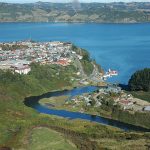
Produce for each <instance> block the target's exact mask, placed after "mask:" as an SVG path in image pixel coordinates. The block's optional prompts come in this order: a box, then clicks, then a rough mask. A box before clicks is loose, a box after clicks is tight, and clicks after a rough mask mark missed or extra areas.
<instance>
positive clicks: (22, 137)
mask: <svg viewBox="0 0 150 150" xmlns="http://www.w3.org/2000/svg"><path fill="white" fill-rule="evenodd" d="M64 69H65V68H59V67H58V66H57V67H56V66H55V67H54V66H47V65H46V66H39V65H38V64H33V65H32V71H31V72H30V74H29V75H18V74H12V73H10V72H9V71H8V72H3V71H0V78H1V80H0V91H1V92H0V147H10V148H13V149H17V150H18V149H28V148H31V149H33V148H35V147H36V146H39V147H41V146H42V145H43V142H42V141H43V140H44V139H45V138H46V137H47V138H46V140H44V142H48V143H49V144H52V143H53V140H52V139H51V137H50V136H49V133H50V132H53V131H51V130H49V129H52V130H55V131H57V132H59V133H61V134H59V135H55V136H58V139H59V140H58V142H61V143H63V144H64V146H65V147H66V146H67V147H68V146H69V147H70V146H73V145H74V144H75V145H76V146H77V148H78V149H81V150H91V149H94V150H99V149H108V148H115V149H123V148H125V147H126V146H129V145H130V146H131V147H132V149H137V147H140V148H142V149H146V148H147V147H148V143H149V139H150V135H149V134H148V133H125V132H123V131H120V130H119V129H116V128H112V127H109V126H103V125H100V124H97V123H91V122H86V121H80V120H68V119H63V118H59V117H54V116H51V115H44V114H39V113H37V112H36V111H35V110H33V109H31V108H28V107H26V106H25V105H24V103H23V101H24V97H27V96H29V95H40V94H42V93H44V92H47V91H51V90H57V89H61V88H65V87H66V86H67V87H68V85H69V86H71V83H70V82H69V80H67V79H68V78H69V74H71V72H72V71H73V70H74V68H73V67H72V66H70V67H69V68H66V69H65V70H64ZM58 70H59V71H60V72H61V71H62V70H63V72H61V77H60V76H56V75H55V76H53V75H54V74H55V73H56V72H57V71H58ZM70 70H72V71H70ZM65 79H66V80H65ZM43 127H46V128H49V129H45V128H43ZM35 128H42V129H41V130H34V129H35ZM53 134H55V133H54V132H53ZM56 134H57V133H56ZM37 135H38V136H37ZM64 136H65V137H66V140H65V141H63V140H61V138H62V137H64ZM38 137H43V138H38ZM35 140H36V143H37V145H35ZM41 143H42V145H41ZM72 143H74V144H72ZM58 145H60V144H58ZM58 145H57V144H56V145H53V146H56V147H57V146H58ZM44 146H46V144H45V145H44ZM73 147H74V146H73ZM44 148H45V147H44ZM57 148H58V147H57Z"/></svg>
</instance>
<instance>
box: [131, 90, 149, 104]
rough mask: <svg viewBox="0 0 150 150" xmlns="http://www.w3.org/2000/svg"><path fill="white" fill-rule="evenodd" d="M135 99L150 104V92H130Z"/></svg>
mask: <svg viewBox="0 0 150 150" xmlns="http://www.w3.org/2000/svg"><path fill="white" fill-rule="evenodd" d="M129 93H131V94H132V95H133V96H134V97H136V98H139V99H142V100H145V101H148V102H150V92H144V91H130V92H129Z"/></svg>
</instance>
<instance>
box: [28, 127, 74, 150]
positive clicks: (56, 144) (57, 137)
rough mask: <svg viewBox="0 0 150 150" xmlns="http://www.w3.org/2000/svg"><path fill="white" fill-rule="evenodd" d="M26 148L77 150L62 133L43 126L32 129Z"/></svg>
mask: <svg viewBox="0 0 150 150" xmlns="http://www.w3.org/2000/svg"><path fill="white" fill-rule="evenodd" d="M28 149H29V150H33V149H36V150H49V149H51V150H77V148H76V146H75V145H74V144H73V143H72V142H71V141H69V140H68V139H66V138H65V137H64V136H63V135H62V134H60V133H58V132H56V131H54V130H51V129H48V128H43V127H41V128H35V129H33V130H32V132H31V139H30V144H29V147H28Z"/></svg>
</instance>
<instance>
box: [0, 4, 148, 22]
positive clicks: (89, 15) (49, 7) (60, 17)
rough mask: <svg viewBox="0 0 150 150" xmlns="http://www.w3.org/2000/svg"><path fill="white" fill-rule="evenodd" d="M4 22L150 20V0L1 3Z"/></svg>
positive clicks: (1, 19)
mask: <svg viewBox="0 0 150 150" xmlns="http://www.w3.org/2000/svg"><path fill="white" fill-rule="evenodd" d="M0 22H96V23H141V22H150V2H138V3H136V2H131V3H122V2H118V3H81V4H77V5H76V4H73V3H50V2H37V3H25V4H12V3H0Z"/></svg>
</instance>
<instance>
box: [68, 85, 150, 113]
mask: <svg viewBox="0 0 150 150" xmlns="http://www.w3.org/2000/svg"><path fill="white" fill-rule="evenodd" d="M110 93H113V94H114V95H113V96H111V94H110ZM110 99H112V100H113V101H114V104H113V105H119V106H120V107H121V108H122V109H123V110H127V111H132V112H136V111H141V112H143V111H148V112H150V103H149V102H146V101H143V100H140V99H138V98H135V97H133V96H132V95H131V94H128V93H125V92H124V91H123V90H121V88H120V87H118V86H116V85H109V86H107V87H104V88H100V89H98V90H97V91H96V92H94V93H92V94H83V95H80V96H77V97H73V98H72V99H71V100H72V102H73V103H72V104H73V107H78V106H81V105H82V104H84V105H85V106H93V107H100V106H101V105H103V103H104V101H107V100H108V101H109V100H110ZM93 101H94V103H93ZM82 111H83V110H82Z"/></svg>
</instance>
